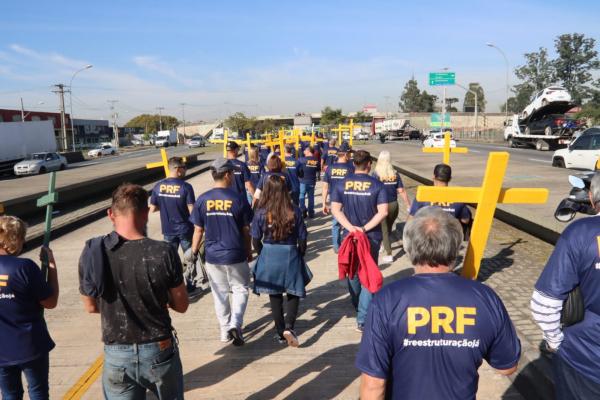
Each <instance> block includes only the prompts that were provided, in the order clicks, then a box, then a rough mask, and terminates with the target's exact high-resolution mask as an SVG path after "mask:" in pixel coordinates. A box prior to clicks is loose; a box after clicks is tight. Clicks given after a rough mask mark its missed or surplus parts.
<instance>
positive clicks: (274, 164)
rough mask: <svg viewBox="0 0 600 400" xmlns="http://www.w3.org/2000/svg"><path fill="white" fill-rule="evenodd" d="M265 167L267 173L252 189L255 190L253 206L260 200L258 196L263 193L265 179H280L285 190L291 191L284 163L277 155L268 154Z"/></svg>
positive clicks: (264, 173) (290, 183) (263, 174)
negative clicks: (273, 177)
mask: <svg viewBox="0 0 600 400" xmlns="http://www.w3.org/2000/svg"><path fill="white" fill-rule="evenodd" d="M266 167H267V168H266V169H267V171H266V172H263V173H262V175H261V177H260V180H259V181H258V183H257V184H256V186H255V187H254V188H255V191H254V200H255V201H254V202H255V204H256V203H257V202H258V200H259V199H260V195H261V193H262V191H263V187H264V184H265V181H266V180H267V178H269V177H270V176H272V175H275V176H279V177H281V178H282V179H283V180H284V181H285V187H286V188H287V190H288V192H291V191H292V181H291V179H290V177H289V175H288V173H287V170H286V168H285V163H284V162H283V161H281V158H280V157H279V156H278V155H277V154H275V153H271V154H269V156H268V157H267V165H266Z"/></svg>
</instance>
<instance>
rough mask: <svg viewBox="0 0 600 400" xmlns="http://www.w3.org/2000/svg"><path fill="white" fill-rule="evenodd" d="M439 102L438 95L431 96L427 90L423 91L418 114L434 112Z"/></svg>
mask: <svg viewBox="0 0 600 400" xmlns="http://www.w3.org/2000/svg"><path fill="white" fill-rule="evenodd" d="M437 100H438V97H437V96H436V95H434V94H429V93H427V90H423V92H422V93H421V95H420V96H419V106H418V108H417V112H434V111H435V103H436V102H437Z"/></svg>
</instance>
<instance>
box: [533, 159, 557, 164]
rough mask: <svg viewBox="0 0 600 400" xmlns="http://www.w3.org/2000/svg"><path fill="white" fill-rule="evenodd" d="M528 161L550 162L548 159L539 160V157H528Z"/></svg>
mask: <svg viewBox="0 0 600 400" xmlns="http://www.w3.org/2000/svg"><path fill="white" fill-rule="evenodd" d="M528 160H529V161H536V162H543V163H547V164H552V161H548V160H540V159H539V158H528Z"/></svg>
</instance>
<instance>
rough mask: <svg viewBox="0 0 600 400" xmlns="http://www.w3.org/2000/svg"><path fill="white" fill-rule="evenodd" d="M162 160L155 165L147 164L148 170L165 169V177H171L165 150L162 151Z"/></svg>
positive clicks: (154, 163)
mask: <svg viewBox="0 0 600 400" xmlns="http://www.w3.org/2000/svg"><path fill="white" fill-rule="evenodd" d="M160 158H161V160H162V161H157V162H153V163H149V164H146V169H152V168H160V167H162V168H164V169H165V177H166V178H168V177H169V159H168V158H167V151H166V150H165V149H160Z"/></svg>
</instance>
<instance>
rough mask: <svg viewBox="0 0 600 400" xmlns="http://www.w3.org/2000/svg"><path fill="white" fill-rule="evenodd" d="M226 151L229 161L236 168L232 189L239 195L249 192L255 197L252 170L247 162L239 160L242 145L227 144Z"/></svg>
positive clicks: (232, 142) (235, 143)
mask: <svg viewBox="0 0 600 400" xmlns="http://www.w3.org/2000/svg"><path fill="white" fill-rule="evenodd" d="M226 149H227V159H228V160H230V161H231V163H232V164H233V166H234V167H235V169H234V179H233V182H232V188H233V189H234V190H235V191H237V192H238V193H239V194H244V195H245V194H246V192H248V193H249V194H250V195H251V196H254V185H253V184H252V180H251V176H250V170H249V169H248V166H247V165H246V163H245V162H243V161H241V160H238V156H239V154H238V151H239V149H240V145H239V144H237V142H234V141H231V142H227V147H226Z"/></svg>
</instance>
